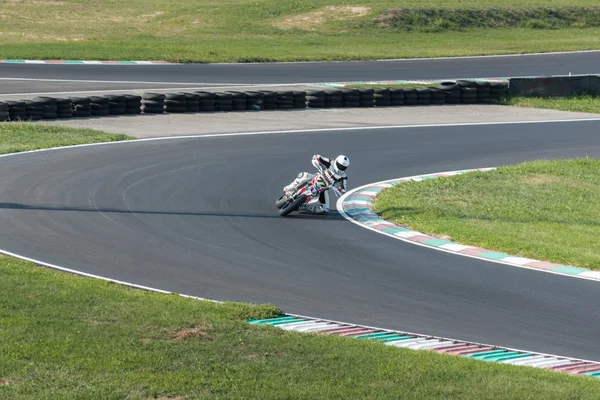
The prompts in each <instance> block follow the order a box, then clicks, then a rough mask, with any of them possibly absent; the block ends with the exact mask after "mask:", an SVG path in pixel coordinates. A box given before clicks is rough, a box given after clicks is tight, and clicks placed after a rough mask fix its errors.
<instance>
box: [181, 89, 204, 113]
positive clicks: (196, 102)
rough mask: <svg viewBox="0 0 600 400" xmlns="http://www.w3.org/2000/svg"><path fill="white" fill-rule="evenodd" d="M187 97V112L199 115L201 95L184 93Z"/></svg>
mask: <svg viewBox="0 0 600 400" xmlns="http://www.w3.org/2000/svg"><path fill="white" fill-rule="evenodd" d="M184 94H185V97H186V100H187V101H186V103H185V112H188V113H197V112H198V111H200V95H199V94H197V93H184Z"/></svg>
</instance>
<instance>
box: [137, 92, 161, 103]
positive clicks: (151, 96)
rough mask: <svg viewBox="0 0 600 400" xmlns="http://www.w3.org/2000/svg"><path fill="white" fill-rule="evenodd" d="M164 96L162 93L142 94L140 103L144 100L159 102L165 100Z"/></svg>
mask: <svg viewBox="0 0 600 400" xmlns="http://www.w3.org/2000/svg"><path fill="white" fill-rule="evenodd" d="M165 98H166V97H165V95H164V94H162V93H144V94H142V102H143V101H144V100H154V101H161V100H165Z"/></svg>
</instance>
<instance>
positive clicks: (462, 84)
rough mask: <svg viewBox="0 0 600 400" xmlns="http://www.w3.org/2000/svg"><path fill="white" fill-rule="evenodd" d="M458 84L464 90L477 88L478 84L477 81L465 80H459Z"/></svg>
mask: <svg viewBox="0 0 600 400" xmlns="http://www.w3.org/2000/svg"><path fill="white" fill-rule="evenodd" d="M456 84H457V85H458V86H459V87H461V88H463V87H471V88H477V82H475V81H466V80H463V79H459V80H457V81H456Z"/></svg>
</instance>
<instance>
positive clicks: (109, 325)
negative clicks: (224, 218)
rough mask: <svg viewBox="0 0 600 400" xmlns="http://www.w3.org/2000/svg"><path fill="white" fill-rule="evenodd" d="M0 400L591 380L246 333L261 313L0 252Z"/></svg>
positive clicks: (411, 394) (596, 385) (357, 393)
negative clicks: (153, 290)
mask: <svg viewBox="0 0 600 400" xmlns="http://www.w3.org/2000/svg"><path fill="white" fill-rule="evenodd" d="M0 276H2V279H1V280H0V354H2V357H0V398H3V399H40V398H44V399H66V398H86V399H87V398H98V399H100V398H101V399H151V398H159V399H173V398H175V399H183V398H186V399H200V398H202V399H248V398H260V399H298V398H302V399H338V398H339V399H342V398H378V399H398V398H402V399H429V398H431V399H433V398H435V399H439V398H452V399H475V398H486V399H514V398H530V399H534V398H535V399H556V398H561V399H597V398H598V397H600V381H599V380H596V379H593V378H588V377H573V376H568V375H566V374H559V373H553V372H549V371H543V370H538V369H534V368H527V367H513V366H508V365H501V364H492V363H485V362H479V361H474V360H469V359H464V358H460V357H454V356H446V355H440V354H435V353H430V352H424V351H421V352H417V351H412V350H405V349H397V348H392V347H389V346H385V345H383V344H379V343H372V342H367V341H359V340H352V339H348V338H342V337H329V336H319V335H313V334H299V333H295V332H285V331H283V330H280V329H277V328H271V327H259V326H251V325H249V324H247V323H246V322H245V321H246V319H247V318H249V317H255V318H265V317H271V316H275V315H277V314H278V313H279V310H278V309H276V308H275V307H272V306H268V305H262V306H255V305H246V304H238V303H225V304H216V303H211V302H207V301H198V300H193V299H188V298H183V297H180V296H177V295H166V294H158V293H151V292H145V291H141V290H134V289H128V288H125V287H122V286H119V285H116V284H112V283H108V282H104V281H99V280H93V279H89V278H83V277H78V276H74V275H69V274H65V273H62V272H58V271H53V270H49V269H45V268H41V267H37V266H34V265H32V264H30V263H28V262H24V261H20V260H16V259H12V258H7V257H4V256H0Z"/></svg>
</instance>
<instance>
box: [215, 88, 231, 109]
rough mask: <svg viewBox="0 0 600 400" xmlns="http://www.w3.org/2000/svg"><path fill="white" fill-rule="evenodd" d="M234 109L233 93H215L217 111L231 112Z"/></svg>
mask: <svg viewBox="0 0 600 400" xmlns="http://www.w3.org/2000/svg"><path fill="white" fill-rule="evenodd" d="M232 109H233V97H232V96H231V93H227V92H217V93H215V110H216V111H231V110H232Z"/></svg>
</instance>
